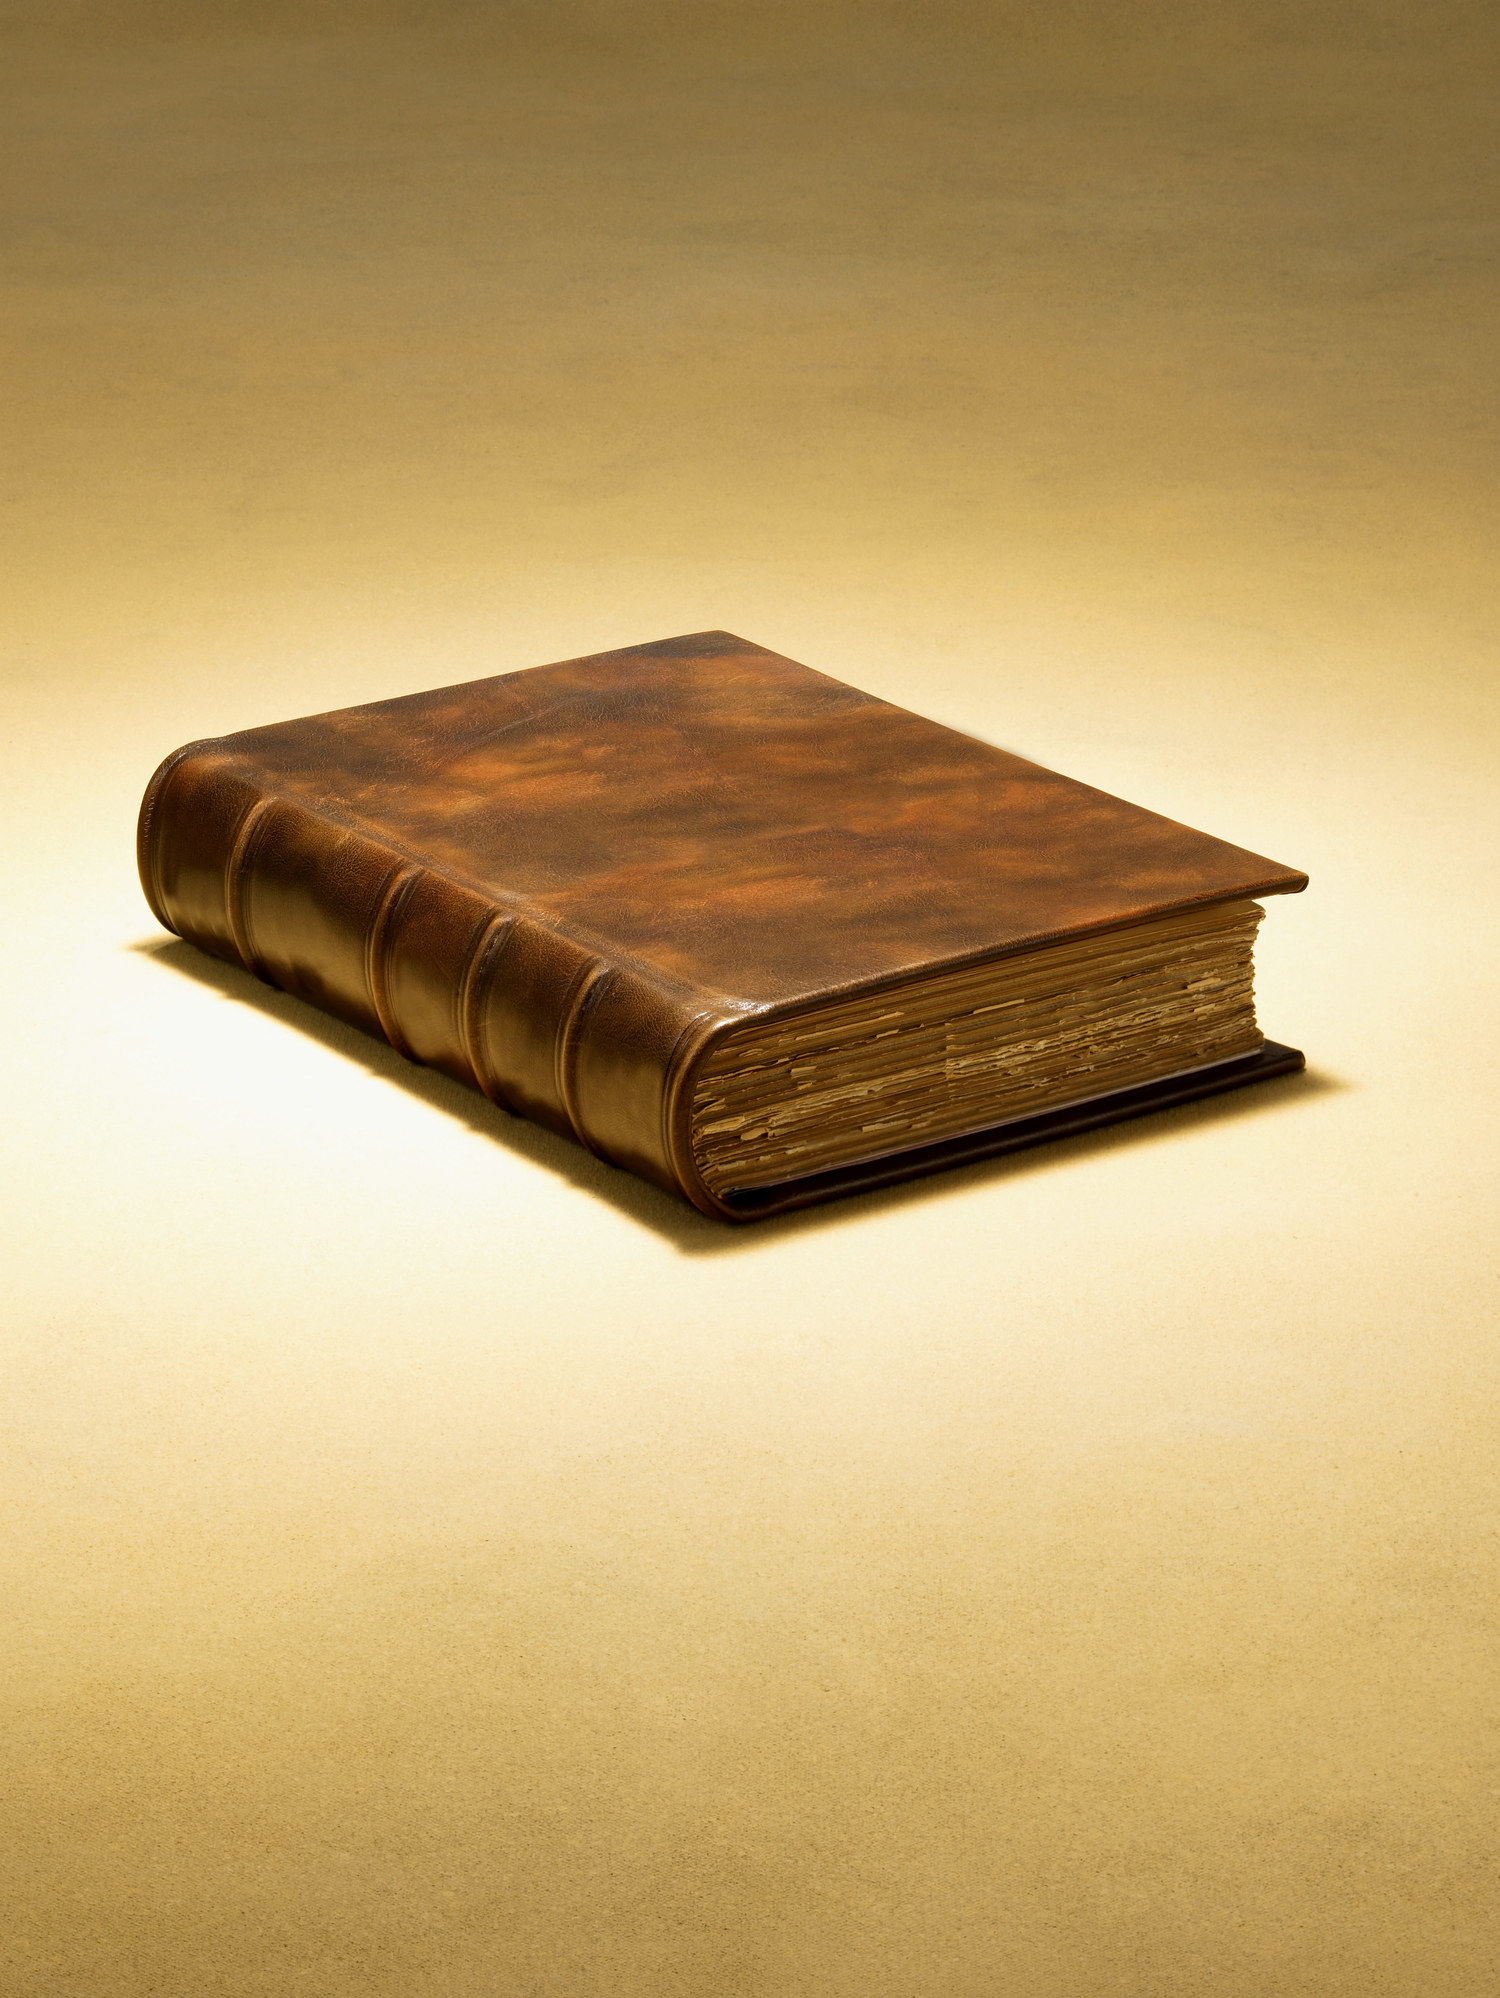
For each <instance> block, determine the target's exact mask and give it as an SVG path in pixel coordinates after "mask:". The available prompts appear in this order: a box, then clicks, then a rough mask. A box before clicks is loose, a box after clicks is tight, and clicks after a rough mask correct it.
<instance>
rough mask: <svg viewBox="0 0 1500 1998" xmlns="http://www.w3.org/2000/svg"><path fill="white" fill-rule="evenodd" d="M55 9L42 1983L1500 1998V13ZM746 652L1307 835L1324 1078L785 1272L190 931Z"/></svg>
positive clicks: (35, 462)
mask: <svg viewBox="0 0 1500 1998" xmlns="http://www.w3.org/2000/svg"><path fill="white" fill-rule="evenodd" d="M3 20H4V22H5V42H4V61H3V79H4V87H5V90H6V92H7V98H8V104H9V108H8V109H6V111H5V113H4V119H3V131H4V138H5V143H6V146H7V149H8V153H9V169H10V182H9V184H10V194H9V197H8V209H7V213H8V217H9V221H8V223H7V231H8V233H7V235H6V239H5V241H6V248H5V251H4V258H3V281H4V283H3V314H4V335H5V342H6V346H5V358H4V372H3V387H4V394H5V404H6V415H5V418H4V446H3V459H0V494H3V507H4V525H5V533H6V551H7V552H6V555H5V585H4V604H3V621H4V636H3V655H0V656H3V672H4V740H5V752H6V764H7V774H6V780H5V786H4V809H5V813H6V830H5V865H4V869H3V894H4V898H5V914H4V929H3V935H4V939H5V978H4V981H3V1006H4V1015H5V1017H4V1024H3V1033H4V1045H5V1048H6V1089H7V1109H6V1114H5V1120H4V1128H3V1139H0V1146H3V1155H4V1170H5V1190H4V1195H3V1206H0V1216H3V1218H0V1232H3V1238H4V1248H5V1254H4V1258H3V1276H0V1281H3V1285H4V1341H5V1346H4V1353H5V1357H4V1381H5V1402H6V1418H7V1424H8V1439H7V1453H8V1454H7V1462H6V1469H5V1473H4V1484H3V1502H4V1509H5V1510H4V1518H5V1528H4V1535H3V1543H0V1559H3V1567H4V1573H3V1576H0V1599H3V1601H4V1603H5V1605H6V1607H5V1611H4V1616H3V1642H4V1649H5V1658H4V1664H3V1674H0V1687H3V1694H0V1697H3V1702H4V1705H5V1707H6V1709H7V1718H6V1726H5V1729H4V1737H3V1739H4V1754H5V1758H6V1761H7V1764H8V1767H7V1770H6V1773H5V1778H4V1786H3V1796H4V1806H3V1808H4V1814H5V1816H6V1818H7V1819H8V1820H9V1824H10V1828H11V1830H12V1832H13V1833H14V1837H13V1839H12V1841H11V1843H10V1846H9V1854H8V1857H7V1858H6V1860H5V1862H4V1864H5V1868H6V1872H7V1880H6V1885H7V1890H8V1892H7V1900H8V1907H9V1913H8V1916H7V1919H6V1922H5V1924H4V1926H5V1930H6V1939H5V1944H4V1947H5V1949H6V1950H7V1951H8V1952H9V1968H8V1972H7V1973H6V1976H5V1978H4V1979H0V1983H3V1988H4V1990H5V1991H6V1992H7V1994H16V1998H23V1994H24V1998H106V1994H108V1998H146V1994H148V1993H149V1994H152V1998H160V1994H172V1995H173V1998H175V1994H192V1998H199V1995H200V1994H210V1993H213V1994H218V1993H223V1994H233V1998H250V1994H256V1998H260V1995H261V1994H266V1998H271V1994H277V1998H279V1995H280V1994H297V1993H306V1994H309V1995H310V1998H324V1994H330V1995H331V1994H344V1993H350V1994H353V1993H361V1994H372V1998H387V1994H389V1998H396V1994H400V1995H401V1998H409V1994H414V1993H428V1992H431V1993H434V1994H436V1993H442V1994H444V1998H470V1994H474V1995H475V1998H477V1995H478V1994H506V1998H508V1994H512V1993H514V1994H538V1995H539V1998H540V1994H547V1998H551V1995H552V1994H560V1998H575V1995H576V1998H595V1994H598V1998H604V1994H609V1995H610V1998H616V1994H618V1998H637V1994H639V1995H640V1998H645V1994H652V1998H657V1994H686V1995H687V1998H730V1994H743V1995H744V1998H794V1994H808V1995H809V1998H814V1995H815V1998H845V1994H848V1998H854V1994H859V1998H928V1995H929V1994H931V1998H981V1994H982V1995H983V1998H988V1995H989V1994H992V1993H997V1992H1004V1993H1016V1994H1024V1998H1054V1994H1055V1998H1077V1995H1078V1994H1085V1998H1093V1994H1100V1998H1103V1994H1120V1995H1121V1998H1179V1994H1198V1993H1212V1994H1216V1995H1217V1998H1251V1994H1256V1998H1258V1995H1259V1994H1277V1998H1284V1995H1286V1998H1289V1995H1290V1994H1319V1998H1321V1994H1325V1993H1335V1992H1339V1993H1344V1992H1347V1993H1360V1994H1387V1993H1389V1994H1398V1993H1399V1994H1403V1998H1408V1994H1409V1998H1418V1994H1421V1998H1431V1994H1445V1998H1446V1994H1455V1998H1456V1994H1474V1998H1479V1994H1484V1993H1488V1992H1491V1991H1493V1990H1494V1989H1495V1988H1496V1985H1497V1978H1500V1973H1497V1932H1496V1931H1497V1924H1496V1922H1495V1911H1496V1872H1495V1860H1496V1845H1497V1840H1496V1836H1495V1834H1496V1825H1497V1814H1500V1768H1497V1762H1496V1758H1495V1746H1496V1733H1495V1704H1496V1702H1495V1694H1496V1687H1497V1684H1500V1674H1497V1672H1496V1654H1495V1643H1494V1628H1495V1626H1494V1612H1495V1606H1496V1594H1497V1592H1496V1571H1495V1548H1496V1540H1495V1532H1496V1511H1495V1482H1496V1438H1495V1423H1496V1412H1497V1398H1496V1369H1495V1333H1496V1311H1495V1273H1496V1251H1495V1231H1494V1214H1495V1207H1496V1195H1497V1187H1496V1172H1495V1164H1496V1152H1497V1147H1496V1136H1495V1131H1496V1115H1497V1103H1496V1094H1497V1092H1496V1059H1495V1017H1496V1014H1495V1008H1496V1002H1497V991H1496V985H1497V980H1496V956H1497V952H1496V945H1497V928H1500V924H1497V910H1500V894H1497V888H1500V884H1497V879H1496V865H1495V862H1496V840H1495V833H1496V813H1495V789H1496V777H1497V731H1496V720H1497V716H1496V705H1497V703H1496V691H1497V676H1496V600H1495V596H1494V584H1495V580H1496V579H1495V564H1494V559H1493V558H1494V551H1495V530H1496V515H1495V507H1494V494H1495V477H1494V474H1495V470H1496V446H1497V424H1496V376H1497V369H1496V359H1497V326H1500V319H1497V296H1496V293H1497V287H1496V283H1495V273H1496V262H1495V242H1494V225H1495V219H1496V212H1497V210H1496V193H1497V190H1496V186H1495V166H1496V157H1497V118H1496V105H1497V101H1500V98H1497V90H1496V84H1497V78H1496V74H1495V63H1494V55H1495V52H1496V32H1495V29H1494V27H1493V10H1492V9H1490V8H1487V7H1475V8H1472V9H1460V8H1452V7H1443V6H1436V7H1434V6H1425V5H1424V6H1420V7H1419V6H1416V5H1409V6H1384V7H1381V6H1359V5H1348V6H1342V7H1338V8H1334V7H1326V6H1325V7H1322V8H1316V7H1314V8H1308V7H1294V6H1286V7H1273V6H1247V7H1234V6H1222V7H1209V8H1198V7H1192V6H1188V5H1187V4H1185V0H1184V4H1182V5H1180V6H1161V7H1154V8H1139V7H1137V8H1126V9H1115V8H1108V7H1105V6H1103V5H1102V4H1098V5H1092V6H1083V7H1063V8H1056V9H1048V10H1045V11H1042V10H1038V11H1037V12H1036V13H1030V12H1027V11H1024V10H1021V9H1016V8H1012V7H1006V6H998V7H978V8H973V9H967V8H960V7H957V6H943V5H939V6H935V7H932V8H926V9H924V8H920V7H918V6H916V5H911V6H907V7H903V6H896V5H885V6H882V5H878V4H872V5H868V6H860V7H849V8H846V9H839V8H833V7H828V6H824V5H818V4H816V3H815V4H811V5H808V6H787V7H774V6H767V7H758V8H754V9H729V8H725V7H719V6H714V5H709V6H707V7H690V6H686V5H684V6H682V7H680V8H677V9H669V8H666V7H662V6H655V7H652V8H650V9H649V10H643V9H641V8H637V7H632V6H629V5H618V6H616V5H600V6H598V7H595V8H592V9H589V8H584V7H580V6H578V5H576V4H573V0H567V4H565V5H564V6H562V7H561V8H556V7H545V6H541V5H537V6H534V7H527V6H511V7H499V6H496V7H492V8H483V9H472V10H471V9H465V8H462V7H435V8H432V9H422V8H419V7H417V6H416V5H412V6H411V7H409V8H407V9H400V8H396V7H386V8H381V7H376V6H355V5H349V6H337V7H334V6H328V7H323V8H319V7H316V6H294V5H292V4H290V0H288V4H286V5H284V6H273V5H269V4H263V0H257V4H255V5H253V6H242V7H236V8H232V9H218V8H193V7H180V8H172V7H165V6H160V7H151V6H145V5H143V6H139V7H129V6H119V7H116V8H113V9H111V8H108V7H105V6H95V5H83V6H68V5H52V6H46V7H44V6H42V5H41V4H35V5H30V6H22V7H17V6H14V5H12V6H8V7H6V8H5V10H4V13H3ZM711 625H724V626H728V627H729V628H731V629H733V630H738V631H741V632H743V633H745V634H746V635H748V636H750V637H752V638H754V639H757V640H759V641H761V642H762V643H764V644H768V645H771V646H774V647H777V648H779V649H781V650H783V651H786V652H790V653H791V654H793V655H794V656H796V657H799V658H802V659H805V660H806V661H808V662H809V663H810V664H812V665H815V666H817V667H820V668H822V669H824V670H826V671H829V672H832V673H834V674H837V675H840V676H841V677H844V678H847V679H851V680H853V681H855V682H857V683H858V684H860V685H862V686H865V687H868V688H870V689H872V690H873V691H875V692H877V693H880V694H883V695H886V696H888V697H891V698H894V699H896V700H898V701H900V702H903V703H905V704H907V705H910V706H914V707H917V708H920V709H923V710H925V711H926V712H929V713H931V714H934V715H936V716H938V717H939V718H941V719H943V720H945V721H948V722H951V723H954V724H956V725H958V726H959V727H962V728H966V729H970V730H972V731H973V732H975V733H977V734H979V735H982V736H985V737H987V738H989V739H991V740H994V741H997V742H1000V743H1003V744H1005V745H1006V746H1008V747H1012V748H1015V749H1019V750H1021V751H1022V752H1024V753H1026V754H1028V755H1031V756H1033V757H1035V758H1037V759H1038V760H1040V761H1042V762H1045V763H1051V764H1055V765H1057V766H1059V767H1061V768H1063V769H1065V770H1067V771H1069V772H1071V773H1072V774H1074V775H1077V776H1079V777H1082V778H1085V779H1087V780H1089V781H1091V782H1094V783H1096V784H1099V785H1101V786H1103V787H1104V788H1106V789H1109V790H1113V791H1118V792H1120V793H1123V794H1124V795H1125V796H1127V797H1131V798H1134V799H1137V800H1138V801H1140V802H1142V803H1145V804H1148V805H1151V806H1153V807H1155V808H1157V809H1159V810H1162V811H1165V812H1167V813H1169V814H1171V815H1173V816H1176V817H1179V818H1182V819H1185V820H1187V821H1189V822H1190V823H1194V824H1198V825H1202V826H1204V827H1206V828H1208V829H1209V830H1211V831H1213V832H1216V833H1219V834H1221V835H1222V836H1224V837H1226V838H1228V839H1231V840H1234V841H1237V842H1240V843H1242V844H1245V845H1247V846H1250V847H1252V848H1255V849H1258V850H1260V851H1263V852H1268V853H1270V854H1273V855H1275V856H1276V857H1277V858H1278V859H1282V860H1285V861H1287V862H1289V863H1291V864H1294V865H1299V866H1303V867H1306V868H1307V869H1308V870H1309V872H1310V873H1311V875H1312V877H1313V886H1312V889H1311V890H1310V892H1309V893H1308V894H1307V895H1306V896H1304V897H1302V898H1300V899H1299V900H1296V901H1291V902H1280V903H1273V904H1272V906H1271V909H1270V914H1269V917H1268V921H1267V923H1266V926H1265V931H1264V940H1263V944H1262V949H1261V963H1262V971H1261V991H1262V1017H1263V1020H1264V1022H1265V1025H1266V1027H1267V1029H1268V1030H1269V1031H1270V1032H1271V1033H1272V1034H1273V1035H1274V1036H1276V1037H1278V1038H1281V1039H1287V1040H1291V1041H1294V1042H1296V1043H1298V1044H1299V1045H1302V1046H1304V1047H1305V1048H1306V1049H1307V1050H1308V1052H1309V1055H1310V1060H1311V1064H1312V1073H1311V1074H1310V1075H1309V1076H1308V1077H1307V1078H1305V1079H1303V1080H1301V1081H1294V1082H1289V1083H1280V1084H1275V1085H1271V1086H1269V1087H1267V1088H1265V1089H1264V1090H1262V1091H1259V1092H1251V1093H1249V1094H1247V1095H1246V1096H1244V1097H1241V1098H1238V1099H1229V1100H1225V1101H1222V1102H1220V1103H1218V1104H1214V1105H1208V1106H1199V1107H1197V1108H1195V1109H1193V1110H1190V1111H1186V1112H1182V1113H1179V1114H1175V1115H1172V1116H1170V1117H1165V1118H1162V1119H1160V1120H1158V1121H1157V1122H1155V1123H1154V1124H1152V1125H1139V1126H1135V1127H1132V1128H1128V1129H1126V1130H1122V1131H1117V1132H1114V1133H1109V1134H1105V1135H1101V1136H1099V1137H1097V1138H1095V1139H1092V1140H1089V1141H1086V1142H1082V1143H1076V1144H1074V1145H1072V1146H1069V1147H1067V1148H1058V1149H1054V1150H1051V1151H1048V1152H1044V1153H1038V1154H1034V1155H1031V1156H1029V1157H1025V1158H1022V1159H1019V1160H1012V1161H1006V1162H1000V1163H996V1164H992V1165H989V1166H986V1167H981V1168H978V1169H975V1170H971V1171H967V1172H964V1173H961V1174H957V1175H954V1176H952V1177H950V1178H948V1179H945V1180H943V1181H941V1182H928V1183H926V1184H924V1185H921V1186H919V1187H915V1188H910V1189H907V1190H904V1191H901V1192H896V1193H891V1194H886V1195H883V1196H878V1197H874V1198H869V1199H864V1200H858V1201H852V1202H850V1203H848V1204H846V1205H844V1206H842V1207H840V1208H839V1209H837V1210H829V1211H824V1212H821V1213H818V1214H815V1215H812V1216H807V1217H801V1218H795V1219H792V1220H789V1221H787V1222H783V1223H773V1224H770V1225H767V1226H765V1227H763V1228H761V1229H760V1230H759V1231H746V1232H744V1233H741V1234H726V1233H724V1232H722V1231H720V1230H719V1229H717V1228H716V1227H715V1226H714V1224H712V1223H710V1222H708V1221H705V1220H701V1219H700V1218H698V1217H697V1216H695V1215H693V1214H691V1213H689V1212H687V1211H685V1210H680V1209H678V1208H676V1207H674V1206H673V1205H672V1204H671V1203H670V1202H669V1201H668V1200H667V1199H666V1198H665V1197H664V1196H658V1195H657V1194H656V1193H655V1192H653V1191H651V1190H650V1189H647V1188H645V1187H642V1186H639V1185H637V1184H635V1183H634V1182H632V1181H630V1180H627V1179H625V1178H623V1177H622V1176H620V1175H618V1174H616V1173H613V1172H611V1171H609V1170H607V1169H605V1168H602V1167H600V1166H598V1165H596V1164H595V1163H594V1162H593V1161H591V1160H589V1159H587V1158H585V1157H583V1156H582V1155H581V1154H579V1153H578V1152H577V1151H575V1150H574V1149H572V1148H570V1147H568V1146H567V1145H565V1144H563V1143H562V1142H561V1141H557V1140H554V1139H552V1138H551V1137H549V1136H547V1135H545V1134H542V1133H539V1132H536V1131H534V1130H531V1129H530V1128H528V1127H525V1126H521V1125H517V1124H513V1123H511V1122H508V1121H507V1120H505V1119H504V1118H502V1117H501V1116H499V1115H498V1113H491V1112H490V1111H489V1110H488V1109H487V1107H486V1106H484V1105H483V1104H482V1103H480V1102H479V1101H478V1100H477V1099H472V1098H469V1097H466V1096H464V1095H463V1093H462V1092H461V1091H459V1090H458V1089H456V1088H453V1087H450V1086H449V1085H448V1084H446V1083H445V1082H443V1081H442V1080H441V1079H437V1078H434V1077H431V1076H428V1075H425V1074H423V1073H419V1072H416V1071H414V1070H411V1069H408V1068H406V1067H405V1066H403V1065H402V1064H401V1063H400V1062H399V1061H398V1060H396V1059H395V1058H394V1057H393V1056H391V1055H390V1054H389V1053H388V1051H384V1050H382V1049H381V1048H379V1047H376V1046H375V1045H374V1044H372V1043H367V1042H364V1041H360V1040H358V1039H357V1038H356V1037H354V1036H351V1035H349V1034H346V1033H345V1032H343V1031H342V1030H341V1029H337V1028H335V1027H333V1026H331V1025H329V1024H327V1023H324V1022H322V1021H321V1020H319V1019H318V1018H317V1017H315V1016H313V1015H310V1014H309V1013H308V1012H306V1011H305V1010H304V1009H302V1008H300V1007H299V1006H297V1005H296V1004H294V1003H292V1002H290V1001H285V1000H283V999H281V998H279V997H277V996H275V995H272V994H268V993H267V992H265V991H264V990H263V989H261V988H258V987H256V986H254V985H253V984H252V983H251V982H250V981H248V980H247V979H243V978H241V977H239V976H237V975H234V974H231V973H229V972H227V971H225V970H223V969H220V968H216V967H211V966H209V965H207V964H205V963H203V962H201V961H200V960H198V959H197V958H196V957H195V956H194V955H193V954H192V953H191V952H190V951H188V950H187V949H186V948H185V947H183V946H180V945H173V944H172V943H170V942H168V941H167V940H166V939H165V938H163V937H162V936H161V935H160V934H159V933H158V932H156V931H155V930H154V927H153V925H152V922H151V920H150V917H149V915H148V913H147V911H146V909H145V906H144V904H143V902H142V900H141V898H140V894H139V890H138V888H137V885H136V882H135V878H134V873H133V858H132V834H133V823H134V814H135V808H136V803H137V800H138V798H139V795H140V791H141V789H142V787H143V785H144V783H145V780H146V778H147V776H148V775H149V773H150V771H151V769H152V767H153V766H154V764H155V763H156V761H157V759H158V758H159V757H160V756H161V755H162V754H163V753H164V752H165V751H167V750H168V749H170V748H171V747H173V746H174V745H175V744H177V743H179V742H181V741H184V740H186V739H188V738H190V737H193V736H197V735H202V734H210V733H220V732H223V731H228V730H232V729H237V728H240V727H243V726H247V725H250V724H252V723H256V722H261V721H267V720H274V719H280V718H282V717H284V716H287V715H291V714H295V713H301V712H307V711H310V710H316V709H321V708H327V707H333V706H338V705H342V704H345V703H348V702H352V701H358V700H366V699H375V698H378V697H381V696H385V695H389V694H395V693H403V692H407V691H411V690H413V689H415V688H418V687H423V686H429V685H438V684H441V683H444V682H447V681H452V680H457V679H462V678H467V677H472V676H474V675H478V674H482V673H488V672H493V671H498V670H502V669H509V668H513V667H520V666H527V665H532V664H537V663H541V662H542V661H545V660H549V659H556V658H561V657H566V656H568V655H571V654H576V653H580V652H584V651H588V650H592V649H595V648H600V647H606V646H610V645H616V644H625V643H629V642H631V641H633V640H637V639H641V638H646V637H655V636H661V635H664V634H666V633H670V632H677V631H684V630H693V629H699V628H702V627H705V626H711Z"/></svg>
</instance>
